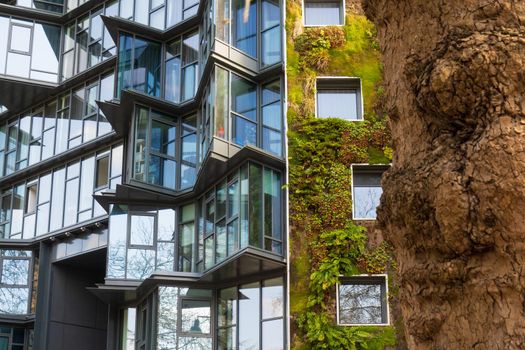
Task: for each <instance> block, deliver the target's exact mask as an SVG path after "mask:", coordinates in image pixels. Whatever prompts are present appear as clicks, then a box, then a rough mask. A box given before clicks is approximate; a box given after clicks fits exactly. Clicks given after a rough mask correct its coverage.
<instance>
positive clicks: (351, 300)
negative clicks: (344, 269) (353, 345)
mask: <svg viewBox="0 0 525 350" xmlns="http://www.w3.org/2000/svg"><path fill="white" fill-rule="evenodd" d="M387 290H388V288H387V276H386V275H372V276H354V277H345V278H342V279H341V283H340V284H339V285H338V286H337V302H338V305H337V323H338V324H339V325H344V326H345V325H348V326H357V325H388V323H389V320H388V301H387V294H388V293H387Z"/></svg>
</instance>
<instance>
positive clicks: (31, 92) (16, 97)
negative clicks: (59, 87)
mask: <svg viewBox="0 0 525 350" xmlns="http://www.w3.org/2000/svg"><path fill="white" fill-rule="evenodd" d="M55 87H56V85H55V84H47V83H35V82H34V81H31V82H29V81H25V80H23V79H17V78H7V77H4V76H2V77H0V91H1V92H2V93H1V94H0V105H4V106H5V107H7V109H8V110H9V111H10V112H11V111H17V110H20V109H23V108H26V107H28V106H31V105H33V104H35V103H36V102H38V101H39V100H41V99H43V98H45V97H46V96H48V94H49V93H50V92H52V91H53V89H54V88H55Z"/></svg>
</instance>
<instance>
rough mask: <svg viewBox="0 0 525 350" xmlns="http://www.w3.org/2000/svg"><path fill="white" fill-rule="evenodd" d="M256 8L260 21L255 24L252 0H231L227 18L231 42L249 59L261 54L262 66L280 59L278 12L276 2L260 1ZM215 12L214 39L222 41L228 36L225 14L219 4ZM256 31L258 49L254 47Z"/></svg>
mask: <svg viewBox="0 0 525 350" xmlns="http://www.w3.org/2000/svg"><path fill="white" fill-rule="evenodd" d="M261 3H262V4H261V5H260V11H261V12H262V16H260V17H261V21H260V23H259V24H258V20H257V16H258V15H257V11H259V9H258V5H257V1H256V0H246V1H245V0H233V1H232V18H231V29H232V30H231V39H232V40H231V44H232V45H233V46H235V47H236V48H237V49H239V50H240V51H242V52H244V53H245V54H246V55H248V56H251V57H253V58H257V57H261V64H262V66H269V65H272V64H275V63H277V62H279V61H280V60H281V27H280V22H281V11H280V8H279V1H277V0H262V1H261ZM219 7H220V8H219V10H218V12H217V14H218V17H219V18H218V19H217V22H218V23H219V25H218V26H219V29H218V38H220V39H221V40H225V39H227V37H228V34H226V32H227V25H225V24H226V23H229V22H230V21H228V20H227V17H228V16H227V14H226V12H227V11H225V10H224V9H223V8H222V6H219ZM259 33H260V37H261V39H260V43H261V47H260V51H261V53H260V54H258V52H257V51H258V49H257V42H258V38H257V36H258V35H259Z"/></svg>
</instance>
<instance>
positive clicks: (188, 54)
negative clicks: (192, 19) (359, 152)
mask: <svg viewBox="0 0 525 350" xmlns="http://www.w3.org/2000/svg"><path fill="white" fill-rule="evenodd" d="M198 59H199V34H198V33H192V34H190V35H188V36H186V37H185V38H184V40H183V41H182V65H183V66H185V65H188V64H190V63H193V62H195V61H197V60H198Z"/></svg>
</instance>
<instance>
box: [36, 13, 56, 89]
mask: <svg viewBox="0 0 525 350" xmlns="http://www.w3.org/2000/svg"><path fill="white" fill-rule="evenodd" d="M59 57H60V27H57V26H52V25H49V24H38V23H36V24H35V27H34V37H33V58H32V60H31V69H36V70H39V71H44V72H48V73H54V74H58V59H59ZM55 81H56V78H55Z"/></svg>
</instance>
